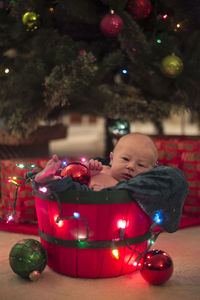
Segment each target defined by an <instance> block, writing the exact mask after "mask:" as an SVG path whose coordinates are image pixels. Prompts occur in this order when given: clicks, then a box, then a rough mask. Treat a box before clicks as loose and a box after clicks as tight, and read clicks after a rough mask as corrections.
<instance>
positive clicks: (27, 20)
mask: <svg viewBox="0 0 200 300" xmlns="http://www.w3.org/2000/svg"><path fill="white" fill-rule="evenodd" d="M37 20H38V16H37V14H36V13H35V12H31V11H30V12H26V13H25V14H24V15H23V17H22V22H23V24H24V25H27V26H29V27H32V26H34V25H36V23H37Z"/></svg>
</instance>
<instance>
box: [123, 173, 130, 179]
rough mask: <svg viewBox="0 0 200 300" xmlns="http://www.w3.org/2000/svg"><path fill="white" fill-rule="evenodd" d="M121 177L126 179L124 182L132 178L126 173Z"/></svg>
mask: <svg viewBox="0 0 200 300" xmlns="http://www.w3.org/2000/svg"><path fill="white" fill-rule="evenodd" d="M122 177H123V178H124V179H126V180H129V179H131V178H132V176H131V175H130V174H128V173H125V174H123V175H122Z"/></svg>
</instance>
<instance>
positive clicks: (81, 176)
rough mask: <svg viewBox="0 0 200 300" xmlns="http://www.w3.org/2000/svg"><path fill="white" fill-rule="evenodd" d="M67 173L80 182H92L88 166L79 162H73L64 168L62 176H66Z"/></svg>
mask: <svg viewBox="0 0 200 300" xmlns="http://www.w3.org/2000/svg"><path fill="white" fill-rule="evenodd" d="M67 175H69V176H71V177H72V179H73V180H74V181H76V182H79V183H80V184H86V185H89V183H90V179H91V175H90V172H89V170H88V168H87V167H86V166H85V165H83V164H81V163H79V162H72V163H70V164H68V165H67V167H65V168H64V169H63V170H62V172H61V176H62V177H66V176H67Z"/></svg>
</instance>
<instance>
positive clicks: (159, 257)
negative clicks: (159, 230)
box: [140, 250, 173, 285]
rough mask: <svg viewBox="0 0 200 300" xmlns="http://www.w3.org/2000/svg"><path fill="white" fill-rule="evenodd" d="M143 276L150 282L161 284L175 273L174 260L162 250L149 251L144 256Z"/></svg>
mask: <svg viewBox="0 0 200 300" xmlns="http://www.w3.org/2000/svg"><path fill="white" fill-rule="evenodd" d="M140 273H141V275H142V277H143V278H144V279H145V280H146V281H147V282H149V283H151V284H154V285H159V284H162V283H164V282H166V281H167V280H168V279H169V278H170V277H171V275H172V273H173V262H172V259H171V258H170V256H169V255H168V254H167V253H166V252H164V251H162V250H151V251H148V252H147V253H146V254H145V255H144V257H143V263H142V268H141V270H140Z"/></svg>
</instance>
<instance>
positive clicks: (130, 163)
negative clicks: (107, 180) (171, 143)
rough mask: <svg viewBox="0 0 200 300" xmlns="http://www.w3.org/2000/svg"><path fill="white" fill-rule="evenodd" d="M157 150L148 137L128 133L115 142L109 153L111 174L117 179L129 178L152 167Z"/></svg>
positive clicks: (155, 159) (156, 157)
mask: <svg viewBox="0 0 200 300" xmlns="http://www.w3.org/2000/svg"><path fill="white" fill-rule="evenodd" d="M157 159H158V150H157V148H156V145H155V144H154V142H153V141H152V139H151V138H150V137H148V136H147V135H144V134H141V133H129V134H127V135H125V136H123V137H122V138H120V140H119V141H118V142H117V144H116V146H115V148H114V150H113V152H111V153H110V164H111V175H112V176H113V177H114V178H115V179H116V180H118V181H124V180H129V179H130V178H132V177H135V176H136V175H138V174H140V173H143V172H147V171H149V170H151V169H153V168H154V166H155V163H156V161H157Z"/></svg>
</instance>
